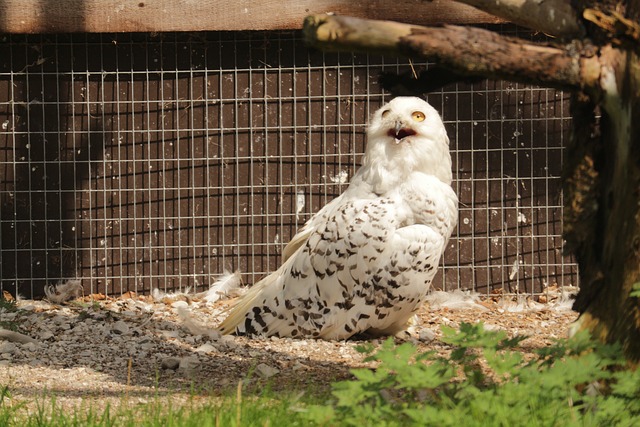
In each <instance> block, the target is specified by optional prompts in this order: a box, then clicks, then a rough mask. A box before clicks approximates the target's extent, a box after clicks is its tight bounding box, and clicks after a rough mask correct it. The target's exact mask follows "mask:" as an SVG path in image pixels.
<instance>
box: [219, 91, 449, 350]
mask: <svg viewBox="0 0 640 427" xmlns="http://www.w3.org/2000/svg"><path fill="white" fill-rule="evenodd" d="M367 136H368V140H367V148H366V151H365V155H364V158H363V165H362V167H361V168H360V169H359V170H358V172H357V173H356V174H355V175H354V177H353V179H352V180H351V183H350V185H349V187H348V188H347V190H346V191H345V192H344V193H343V194H342V195H340V196H339V197H338V198H336V199H334V200H333V201H331V202H330V203H329V204H327V205H326V206H325V207H324V208H322V209H321V210H320V211H319V212H318V213H316V214H315V215H314V216H313V217H312V218H311V219H310V220H309V221H308V222H307V224H305V226H304V227H303V228H302V229H301V230H300V231H299V232H298V234H296V235H295V236H294V237H293V239H292V240H291V242H289V244H288V245H287V247H286V248H285V250H284V253H283V258H284V262H283V264H282V265H281V267H280V268H279V269H278V270H276V271H275V272H273V273H271V274H270V275H269V276H267V277H265V278H264V279H262V280H261V281H260V282H258V283H256V284H255V285H254V286H253V287H252V288H251V289H250V291H249V292H248V293H247V294H246V295H245V296H244V297H242V299H241V300H240V301H239V302H238V303H237V305H236V306H235V307H234V308H233V309H232V311H231V313H230V314H229V316H228V317H227V318H226V319H225V320H224V322H223V323H222V324H221V325H220V327H219V328H220V330H221V331H222V332H223V333H234V332H235V333H239V334H250V335H264V336H271V335H276V336H281V337H283V336H287V337H300V338H303V337H305V338H324V339H345V338H348V337H350V336H352V335H354V334H358V333H368V334H374V335H385V334H394V333H396V332H398V331H400V330H402V329H403V328H404V327H405V326H406V322H407V320H408V319H409V318H410V317H411V316H412V315H413V314H414V313H415V312H416V311H417V309H418V308H419V307H420V304H421V303H422V302H423V300H424V298H425V295H426V293H427V291H428V289H429V286H430V283H431V280H432V279H433V276H434V275H435V273H436V269H437V265H438V262H439V259H440V257H441V255H442V253H443V251H444V248H445V246H446V244H447V240H448V239H449V236H450V235H451V232H452V231H453V228H454V227H455V225H456V221H457V217H458V212H457V208H458V199H457V197H456V195H455V193H454V192H453V190H452V189H451V185H450V184H451V157H450V155H449V139H448V138H447V135H446V132H445V129H444V125H443V124H442V120H441V119H440V116H439V115H438V113H437V112H436V111H435V110H434V109H433V108H432V107H431V106H430V105H429V104H427V103H426V102H425V101H423V100H421V99H419V98H413V97H400V98H395V99H394V100H392V101H391V102H389V103H388V104H387V105H385V106H383V107H382V108H380V109H379V110H378V111H377V112H376V113H375V114H374V115H373V117H372V120H371V124H370V126H369V128H368V131H367Z"/></svg>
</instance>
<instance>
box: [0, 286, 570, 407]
mask: <svg viewBox="0 0 640 427" xmlns="http://www.w3.org/2000/svg"><path fill="white" fill-rule="evenodd" d="M547 300H549V301H550V302H547V303H545V304H540V303H534V302H530V301H526V300H522V301H521V302H520V303H518V302H514V301H508V302H505V299H503V298H499V297H498V296H496V297H494V298H484V299H478V298H470V297H469V296H468V295H465V294H462V293H460V294H459V295H458V296H457V297H456V298H451V294H449V295H445V294H444V293H441V292H434V293H433V296H432V298H431V299H430V301H429V303H427V304H425V306H424V307H423V308H422V309H421V310H420V312H419V314H418V321H417V322H416V324H415V325H414V326H412V327H411V328H410V330H409V332H408V333H405V334H404V335H403V336H402V337H398V339H399V340H410V341H414V342H415V343H416V344H418V345H419V346H420V347H423V348H424V349H427V348H428V349H436V350H439V351H446V350H447V346H446V345H444V344H443V343H441V342H440V341H439V337H440V325H443V324H444V325H449V326H457V325H459V324H460V323H461V322H470V323H474V322H477V321H482V322H484V323H485V325H486V327H487V328H490V329H504V330H506V331H507V332H508V333H509V335H514V334H520V335H527V336H529V337H530V338H528V339H527V340H525V341H524V342H523V343H522V348H523V351H524V352H530V351H532V350H533V349H535V348H539V347H541V346H544V345H547V344H549V343H551V342H552V340H553V339H554V338H560V337H565V336H566V335H567V329H568V326H569V324H570V323H571V322H572V321H574V320H575V319H576V317H577V314H576V313H575V312H573V311H571V310H570V309H569V308H567V306H568V304H561V303H559V302H557V301H559V298H558V299H557V300H555V301H554V299H553V298H547ZM229 304H230V302H229V301H218V302H216V303H209V302H206V301H204V300H199V299H198V298H196V297H193V296H186V295H173V296H164V297H161V298H155V299H154V298H151V297H148V296H137V295H135V294H133V293H128V294H125V295H123V296H122V297H120V298H117V299H112V298H105V297H104V296H101V295H92V296H88V297H84V298H79V299H76V300H73V301H71V302H69V303H66V304H64V305H58V304H52V303H49V302H47V301H32V300H22V301H18V302H17V303H16V308H17V309H15V308H9V309H8V308H3V309H0V326H2V327H3V328H5V333H6V330H8V329H16V328H17V332H19V333H20V334H22V335H18V334H13V335H12V334H11V333H9V335H10V336H8V337H6V338H5V339H4V340H2V339H0V385H2V386H8V389H9V392H10V399H9V401H8V402H9V404H18V403H22V402H28V404H27V405H25V407H26V408H27V409H29V408H33V407H34V406H35V405H33V404H32V403H33V402H34V401H38V400H41V399H42V397H43V396H50V395H55V396H56V402H57V404H59V405H61V406H62V407H64V408H67V409H69V410H73V409H74V408H83V407H88V406H91V407H92V408H93V409H94V410H99V409H100V408H104V407H105V405H106V404H107V403H109V404H110V405H111V406H116V407H117V406H119V405H122V404H127V405H131V404H134V405H135V404H141V403H146V402H149V401H153V400H154V399H158V398H160V399H162V398H164V397H166V398H168V399H170V402H171V404H172V405H174V406H175V405H179V404H181V403H184V402H187V401H188V400H189V401H191V402H193V398H194V395H195V398H196V399H198V398H200V397H210V396H217V395H220V394H221V393H223V392H225V391H227V390H230V389H234V388H235V387H236V386H237V384H238V382H239V381H242V380H244V381H245V383H244V384H245V386H244V387H245V390H251V388H252V387H253V388H254V389H259V388H260V387H262V386H264V384H265V383H267V382H269V383H271V384H272V388H273V389H275V390H279V389H295V390H307V389H311V390H314V391H324V390H328V389H329V384H330V383H331V382H332V381H335V380H339V379H345V378H349V369H350V368H353V367H359V366H364V364H363V362H362V360H363V358H364V356H363V355H362V354H360V353H358V352H357V351H356V350H355V347H356V346H357V345H359V344H362V341H358V340H349V341H339V342H328V341H316V340H292V339H288V338H283V339H281V338H265V339H258V338H247V337H235V336H220V335H219V334H218V333H217V332H216V331H215V329H213V327H215V325H217V324H218V323H219V322H220V321H221V320H222V318H223V317H224V313H223V312H224V310H225V308H227V307H228V306H229ZM0 332H2V331H0ZM20 341H24V342H20ZM377 342H379V341H377ZM5 403H6V401H5Z"/></svg>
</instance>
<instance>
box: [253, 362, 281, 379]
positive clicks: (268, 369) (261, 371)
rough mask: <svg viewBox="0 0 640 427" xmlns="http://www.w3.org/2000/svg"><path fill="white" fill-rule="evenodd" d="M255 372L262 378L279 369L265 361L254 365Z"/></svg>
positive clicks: (276, 372) (275, 373) (270, 375)
mask: <svg viewBox="0 0 640 427" xmlns="http://www.w3.org/2000/svg"><path fill="white" fill-rule="evenodd" d="M256 373H257V374H258V375H260V376H261V377H262V378H265V379H267V378H271V377H272V376H274V375H277V374H279V373H280V370H279V369H278V368H274V367H273V366H269V365H267V364H266V363H260V364H259V365H258V366H256Z"/></svg>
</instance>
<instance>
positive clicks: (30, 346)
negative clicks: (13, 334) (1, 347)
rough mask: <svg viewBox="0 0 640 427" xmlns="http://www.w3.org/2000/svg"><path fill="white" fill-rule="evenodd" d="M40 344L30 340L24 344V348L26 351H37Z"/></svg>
mask: <svg viewBox="0 0 640 427" xmlns="http://www.w3.org/2000/svg"><path fill="white" fill-rule="evenodd" d="M38 347H39V346H38V344H36V343H34V342H28V343H26V344H22V349H23V350H26V351H31V352H33V351H36V350H37V349H38Z"/></svg>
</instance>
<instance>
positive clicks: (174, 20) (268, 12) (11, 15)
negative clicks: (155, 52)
mask: <svg viewBox="0 0 640 427" xmlns="http://www.w3.org/2000/svg"><path fill="white" fill-rule="evenodd" d="M319 13H334V14H338V15H350V16H356V17H362V18H370V19H390V20H398V21H402V22H407V23H412V24H422V25H429V24H443V23H451V24H469V23H497V22H502V21H500V20H499V19H498V18H496V17H494V16H492V15H489V14H487V13H484V12H481V11H479V10H477V9H475V8H473V7H470V6H467V5H464V4H459V3H456V2H453V1H447V0H434V1H432V2H425V1H423V0H394V1H389V0H386V1H385V0H378V1H363V0H360V1H356V0H333V1H332V0H289V1H283V0H236V1H230V0H0V32H2V33H27V34H34V33H75V32H89V33H100V32H106V33H109V32H165V31H237V30H285V29H299V28H301V27H302V23H303V21H304V18H305V16H307V15H310V14H319Z"/></svg>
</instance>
